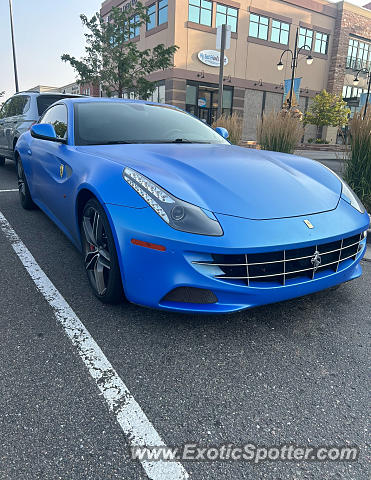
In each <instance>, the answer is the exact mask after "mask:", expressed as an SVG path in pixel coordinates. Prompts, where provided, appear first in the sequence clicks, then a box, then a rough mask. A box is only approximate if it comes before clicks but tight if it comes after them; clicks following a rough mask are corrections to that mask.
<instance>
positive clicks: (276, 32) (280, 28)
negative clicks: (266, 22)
mask: <svg viewBox="0 0 371 480" xmlns="http://www.w3.org/2000/svg"><path fill="white" fill-rule="evenodd" d="M289 35H290V25H289V24H288V23H284V22H279V21H278V20H272V32H271V41H272V42H275V43H282V44H283V45H287V44H288V43H289Z"/></svg>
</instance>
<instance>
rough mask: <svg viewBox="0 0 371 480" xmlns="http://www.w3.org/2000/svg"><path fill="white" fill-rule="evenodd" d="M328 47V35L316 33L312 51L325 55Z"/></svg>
mask: <svg viewBox="0 0 371 480" xmlns="http://www.w3.org/2000/svg"><path fill="white" fill-rule="evenodd" d="M327 47H328V35H327V34H326V33H321V32H316V40H315V42H314V51H315V52H318V53H323V54H324V55H326V53H327Z"/></svg>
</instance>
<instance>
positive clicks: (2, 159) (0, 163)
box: [0, 157, 5, 167]
mask: <svg viewBox="0 0 371 480" xmlns="http://www.w3.org/2000/svg"><path fill="white" fill-rule="evenodd" d="M4 165H5V157H0V167H3V166H4Z"/></svg>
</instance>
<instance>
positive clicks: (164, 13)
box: [158, 0, 168, 25]
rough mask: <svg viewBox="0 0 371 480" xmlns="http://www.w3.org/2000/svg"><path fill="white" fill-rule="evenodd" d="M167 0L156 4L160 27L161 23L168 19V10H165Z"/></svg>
mask: <svg viewBox="0 0 371 480" xmlns="http://www.w3.org/2000/svg"><path fill="white" fill-rule="evenodd" d="M167 3H168V0H160V1H159V2H158V24H159V25H162V24H163V23H166V22H167V17H168V8H167Z"/></svg>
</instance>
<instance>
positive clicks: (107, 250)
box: [81, 198, 123, 303]
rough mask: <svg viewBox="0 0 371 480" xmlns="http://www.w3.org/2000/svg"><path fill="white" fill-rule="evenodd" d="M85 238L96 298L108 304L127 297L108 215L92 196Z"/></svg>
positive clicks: (83, 230)
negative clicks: (124, 295) (124, 296)
mask: <svg viewBox="0 0 371 480" xmlns="http://www.w3.org/2000/svg"><path fill="white" fill-rule="evenodd" d="M81 239H82V247H83V255H84V265H85V269H86V272H87V275H88V279H89V283H90V285H91V287H92V289H93V292H94V294H95V296H96V297H98V298H99V300H101V301H102V302H104V303H119V302H120V301H121V300H122V299H123V289H122V282H121V274H120V266H119V262H118V258H117V253H116V247H115V242H114V238H113V235H112V232H111V228H110V225H109V222H108V219H107V216H106V214H105V212H104V210H103V208H102V206H101V205H100V203H99V202H98V201H97V200H96V199H93V198H92V199H90V200H89V201H88V202H87V203H86V205H85V207H84V211H83V215H82V220H81Z"/></svg>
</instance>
